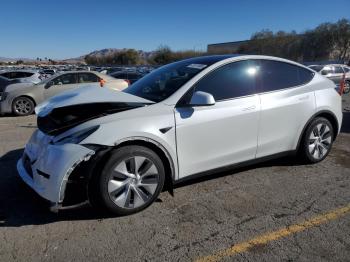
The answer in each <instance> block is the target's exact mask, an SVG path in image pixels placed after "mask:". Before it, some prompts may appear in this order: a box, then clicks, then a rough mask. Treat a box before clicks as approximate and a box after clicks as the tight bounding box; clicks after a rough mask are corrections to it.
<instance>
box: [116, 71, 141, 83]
mask: <svg viewBox="0 0 350 262" xmlns="http://www.w3.org/2000/svg"><path fill="white" fill-rule="evenodd" d="M144 75H145V74H141V73H138V72H125V71H123V72H114V73H111V74H110V76H113V77H114V78H118V79H124V80H125V81H127V82H128V83H129V84H130V85H131V84H133V83H135V82H136V81H137V80H139V79H140V78H142V77H143V76H144Z"/></svg>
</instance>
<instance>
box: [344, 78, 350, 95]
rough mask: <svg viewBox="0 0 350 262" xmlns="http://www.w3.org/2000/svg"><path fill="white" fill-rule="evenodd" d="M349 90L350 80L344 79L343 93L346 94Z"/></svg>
mask: <svg viewBox="0 0 350 262" xmlns="http://www.w3.org/2000/svg"><path fill="white" fill-rule="evenodd" d="M349 92H350V81H345V86H344V94H347V93H349Z"/></svg>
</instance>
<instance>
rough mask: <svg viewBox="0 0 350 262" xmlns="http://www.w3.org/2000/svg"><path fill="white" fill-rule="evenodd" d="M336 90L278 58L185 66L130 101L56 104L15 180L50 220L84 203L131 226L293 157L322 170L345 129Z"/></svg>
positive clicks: (75, 97) (68, 99)
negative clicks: (211, 177) (157, 205)
mask: <svg viewBox="0 0 350 262" xmlns="http://www.w3.org/2000/svg"><path fill="white" fill-rule="evenodd" d="M334 86H335V85H334V83H333V82H332V81H330V80H328V79H326V78H324V77H322V76H321V75H319V74H316V73H315V72H314V71H312V70H311V69H309V68H307V67H304V66H302V65H300V64H298V63H295V62H292V61H289V60H285V59H280V58H274V57H268V56H248V55H240V56H208V57H197V58H192V59H186V60H183V61H179V62H175V63H172V64H168V65H165V66H163V67H161V68H159V69H157V70H155V71H153V72H151V73H150V74H148V75H146V76H145V77H143V78H141V79H140V80H139V81H137V82H135V83H134V84H133V85H131V86H130V87H128V88H127V89H125V90H124V91H123V92H111V91H109V90H108V89H103V90H102V91H101V92H98V91H99V90H97V89H94V88H91V87H87V88H79V89H76V90H72V91H69V92H67V93H65V94H62V95H59V96H56V97H54V98H51V99H49V100H48V101H46V102H45V104H44V105H42V106H39V107H38V108H37V114H38V121H37V123H38V130H36V131H35V132H34V133H33V135H32V137H31V138H30V140H29V142H28V143H27V145H26V146H25V150H24V154H23V157H22V158H21V159H20V160H19V161H18V164H17V170H18V172H19V174H20V176H21V177H22V179H23V180H24V181H25V182H26V183H27V184H28V185H29V186H30V187H31V188H33V189H34V190H35V191H36V192H37V193H38V194H39V195H41V196H42V197H43V198H45V199H47V200H49V201H50V202H52V210H57V209H58V208H60V207H61V206H62V205H64V204H65V203H70V204H71V203H72V202H70V201H69V200H70V199H69V196H71V195H72V194H71V193H72V192H74V193H75V197H77V196H78V193H77V192H81V195H80V196H81V198H78V199H81V200H82V201H85V200H86V198H88V199H89V200H90V203H91V204H92V205H95V206H96V207H98V208H105V209H107V210H109V211H110V212H113V213H115V214H117V215H128V214H132V213H135V212H138V211H140V210H142V209H144V208H146V207H147V206H149V205H150V204H152V202H153V201H155V200H156V199H157V197H158V195H159V193H160V192H161V191H162V189H163V186H164V185H166V186H167V188H168V189H169V190H171V189H172V185H173V184H174V183H177V182H179V181H181V180H183V179H188V178H189V177H190V176H192V175H200V174H202V175H203V174H208V173H210V172H217V171H219V170H225V169H228V168H232V167H233V166H236V165H243V164H247V163H255V162H257V161H263V160H267V159H271V158H272V157H277V156H284V155H287V154H292V153H293V154H295V153H297V154H298V155H300V156H302V157H303V158H304V159H305V161H307V162H310V163H317V162H320V161H322V160H323V159H325V158H326V157H327V155H328V153H329V152H330V150H331V148H332V143H333V141H334V140H335V138H336V137H337V135H338V133H339V131H340V126H341V123H342V108H341V96H340V95H339V94H338V93H337V92H336V91H335V89H334ZM77 189H78V190H77ZM233 190H234V189H233Z"/></svg>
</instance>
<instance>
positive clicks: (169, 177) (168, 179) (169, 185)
mask: <svg viewBox="0 0 350 262" xmlns="http://www.w3.org/2000/svg"><path fill="white" fill-rule="evenodd" d="M131 145H135V146H144V147H147V148H149V149H151V150H153V151H154V152H155V153H156V154H157V155H158V156H159V157H160V159H161V160H162V162H163V164H164V169H165V183H164V189H163V190H168V191H169V193H170V194H173V172H174V168H173V167H172V163H170V160H169V158H168V156H167V155H166V154H165V152H164V151H163V150H162V149H161V148H159V147H158V146H157V145H155V144H154V143H152V142H148V141H145V140H128V141H125V142H122V143H120V144H118V145H117V146H116V147H115V148H119V147H123V146H131Z"/></svg>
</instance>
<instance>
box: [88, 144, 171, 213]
mask: <svg viewBox="0 0 350 262" xmlns="http://www.w3.org/2000/svg"><path fill="white" fill-rule="evenodd" d="M164 180H165V172H164V166H163V163H162V161H161V159H160V158H159V157H158V155H157V154H156V153H155V152H153V151H152V150H150V149H148V148H146V147H142V146H125V147H121V148H119V149H117V150H116V151H115V152H114V153H113V155H112V156H111V157H110V159H109V160H108V161H107V163H106V165H105V167H104V168H103V170H102V173H101V174H100V175H99V176H97V177H95V182H93V183H91V184H92V187H93V188H94V190H92V191H90V193H89V194H90V196H89V197H90V199H91V200H92V201H90V202H91V203H92V205H94V206H96V205H97V207H99V208H100V207H102V208H104V209H107V210H108V211H110V212H112V213H114V214H117V215H129V214H132V213H136V212H138V211H141V210H143V209H145V208H146V207H148V206H149V205H151V204H152V203H153V202H154V200H155V199H156V198H157V197H158V195H159V193H160V192H161V190H162V188H163V185H164ZM94 184H95V185H94Z"/></svg>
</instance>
